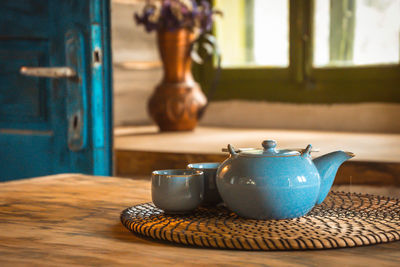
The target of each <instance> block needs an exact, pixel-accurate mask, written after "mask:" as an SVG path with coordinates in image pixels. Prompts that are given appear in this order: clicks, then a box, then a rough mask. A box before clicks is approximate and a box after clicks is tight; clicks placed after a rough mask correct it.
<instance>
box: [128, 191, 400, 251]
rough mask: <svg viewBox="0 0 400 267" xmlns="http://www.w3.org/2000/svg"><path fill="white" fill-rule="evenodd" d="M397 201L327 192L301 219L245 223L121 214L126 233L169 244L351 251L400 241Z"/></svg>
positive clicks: (209, 215)
mask: <svg viewBox="0 0 400 267" xmlns="http://www.w3.org/2000/svg"><path fill="white" fill-rule="evenodd" d="M399 215H400V200H398V199H393V198H387V197H382V196H375V195H365V194H356V193H344V192H331V193H330V194H329V195H328V197H327V198H326V199H325V201H324V202H323V203H322V204H321V205H318V206H316V207H314V209H313V210H312V211H311V212H310V213H308V214H307V215H306V216H303V217H300V218H295V219H287V220H250V219H244V218H242V217H239V216H238V215H236V214H235V213H233V212H230V211H229V210H227V209H226V208H224V207H217V208H199V209H197V210H196V211H194V212H193V213H192V214H188V215H167V214H164V212H163V211H162V210H160V209H158V208H156V207H155V206H154V205H153V204H152V203H145V204H140V205H136V206H134V207H131V208H128V209H126V210H124V211H123V212H122V214H121V221H122V223H123V224H124V225H125V226H126V227H127V228H128V229H129V230H131V231H132V232H134V233H137V234H140V235H144V236H147V237H151V238H154V239H158V240H166V241H170V242H174V243H179V244H184V245H192V246H200V247H211V248H222V249H239V250H298V249H304V250H307V249H328V248H339V247H342V248H343V247H355V246H364V245H371V244H378V243H386V242H390V241H395V240H399V239H400V217H399Z"/></svg>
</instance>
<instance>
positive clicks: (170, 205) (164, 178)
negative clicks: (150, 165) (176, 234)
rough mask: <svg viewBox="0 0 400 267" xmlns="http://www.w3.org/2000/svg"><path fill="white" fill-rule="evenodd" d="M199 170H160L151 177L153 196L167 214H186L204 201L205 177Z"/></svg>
mask: <svg viewBox="0 0 400 267" xmlns="http://www.w3.org/2000/svg"><path fill="white" fill-rule="evenodd" d="M203 176H204V175H203V172H202V171H197V170H188V169H184V170H183V169H182V170H179V169H178V170H159V171H153V173H152V176H151V196H152V200H153V203H154V205H155V206H156V207H158V208H160V209H162V210H163V211H164V212H165V213H171V214H184V213H189V212H191V211H193V210H194V209H196V208H197V207H198V206H199V205H200V204H201V203H202V201H203V193H204V177H203Z"/></svg>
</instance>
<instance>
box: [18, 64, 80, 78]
mask: <svg viewBox="0 0 400 267" xmlns="http://www.w3.org/2000/svg"><path fill="white" fill-rule="evenodd" d="M20 73H21V74H23V75H26V76H34V77H43V78H74V77H76V76H77V74H76V71H75V70H74V69H73V68H71V67H26V66H23V67H21V69H20Z"/></svg>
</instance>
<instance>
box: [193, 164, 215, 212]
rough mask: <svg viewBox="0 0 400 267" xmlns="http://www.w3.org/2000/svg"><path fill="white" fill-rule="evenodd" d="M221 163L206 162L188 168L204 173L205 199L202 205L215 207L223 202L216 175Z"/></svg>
mask: <svg viewBox="0 0 400 267" xmlns="http://www.w3.org/2000/svg"><path fill="white" fill-rule="evenodd" d="M219 165H220V163H218V162H204V163H191V164H189V165H187V168H189V169H192V170H197V171H203V172H204V199H203V203H202V205H204V206H215V205H217V204H218V203H221V202H222V199H221V196H220V195H219V192H218V188H217V184H216V181H215V179H216V174H217V169H218V167H219Z"/></svg>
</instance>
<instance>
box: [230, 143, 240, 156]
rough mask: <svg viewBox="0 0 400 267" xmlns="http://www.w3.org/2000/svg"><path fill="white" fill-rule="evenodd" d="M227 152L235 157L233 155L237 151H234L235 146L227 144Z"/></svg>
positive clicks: (235, 154)
mask: <svg viewBox="0 0 400 267" xmlns="http://www.w3.org/2000/svg"><path fill="white" fill-rule="evenodd" d="M228 152H229V154H230V155H231V157H235V156H237V154H238V153H237V152H236V151H235V148H234V147H233V146H232V145H231V144H228Z"/></svg>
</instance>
